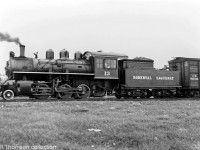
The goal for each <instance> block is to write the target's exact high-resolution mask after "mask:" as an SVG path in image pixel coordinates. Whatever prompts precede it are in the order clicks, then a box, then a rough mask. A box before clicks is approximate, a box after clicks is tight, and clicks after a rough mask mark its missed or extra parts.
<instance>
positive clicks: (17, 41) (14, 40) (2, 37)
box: [0, 33, 21, 45]
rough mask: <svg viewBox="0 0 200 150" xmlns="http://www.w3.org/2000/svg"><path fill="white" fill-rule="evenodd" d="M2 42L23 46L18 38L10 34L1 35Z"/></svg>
mask: <svg viewBox="0 0 200 150" xmlns="http://www.w3.org/2000/svg"><path fill="white" fill-rule="evenodd" d="M0 41H7V42H15V43H16V44H19V45H21V43H20V41H19V38H18V37H15V38H13V37H11V36H10V35H9V34H8V33H0Z"/></svg>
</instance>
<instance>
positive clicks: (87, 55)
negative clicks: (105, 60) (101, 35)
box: [83, 51, 128, 59]
mask: <svg viewBox="0 0 200 150" xmlns="http://www.w3.org/2000/svg"><path fill="white" fill-rule="evenodd" d="M83 56H85V57H90V56H92V57H117V58H119V59H127V58H128V56H127V55H125V54H119V53H112V52H110V53H106V52H101V51H98V52H91V51H86V52H85V53H84V54H83Z"/></svg>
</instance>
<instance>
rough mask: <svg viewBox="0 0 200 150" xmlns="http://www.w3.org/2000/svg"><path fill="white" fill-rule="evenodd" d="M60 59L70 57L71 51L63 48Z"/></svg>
mask: <svg viewBox="0 0 200 150" xmlns="http://www.w3.org/2000/svg"><path fill="white" fill-rule="evenodd" d="M60 59H69V52H68V51H67V50H65V49H63V50H61V51H60Z"/></svg>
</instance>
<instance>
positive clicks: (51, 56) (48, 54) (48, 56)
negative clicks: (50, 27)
mask: <svg viewBox="0 0 200 150" xmlns="http://www.w3.org/2000/svg"><path fill="white" fill-rule="evenodd" d="M46 59H54V51H53V50H52V49H49V50H47V51H46Z"/></svg>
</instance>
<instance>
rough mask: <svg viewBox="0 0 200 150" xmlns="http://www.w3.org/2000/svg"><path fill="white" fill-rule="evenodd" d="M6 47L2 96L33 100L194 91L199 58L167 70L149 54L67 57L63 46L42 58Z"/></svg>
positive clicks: (180, 60)
mask: <svg viewBox="0 0 200 150" xmlns="http://www.w3.org/2000/svg"><path fill="white" fill-rule="evenodd" d="M24 53H25V46H24V45H20V56H19V57H15V55H14V53H13V52H10V59H9V60H8V61H7V65H6V68H5V70H6V75H7V76H8V80H7V81H6V82H4V84H3V85H1V89H0V90H1V92H2V97H3V98H4V99H6V100H11V99H12V98H13V97H14V96H29V97H31V98H36V99H47V98H48V97H55V98H58V99H67V98H70V97H74V98H79V99H81V98H87V97H89V96H93V97H97V96H98V97H102V96H104V95H105V94H106V93H112V94H115V96H116V97H117V98H121V97H124V98H130V97H132V98H137V97H141V98H149V97H151V96H153V97H172V96H173V97H174V96H185V97H192V96H199V93H200V92H199V86H200V82H199V74H200V67H199V66H200V59H189V58H176V59H174V60H171V61H169V69H168V70H156V69H154V66H153V63H154V61H153V60H151V59H146V58H145V59H144V58H136V59H128V56H127V55H123V54H116V53H103V52H101V51H99V52H89V51H86V52H85V53H83V54H82V53H80V52H76V53H75V55H74V59H69V53H68V51H67V50H62V51H60V58H59V59H54V52H53V51H52V50H47V51H46V59H37V55H36V54H35V58H28V57H25V55H24Z"/></svg>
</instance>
